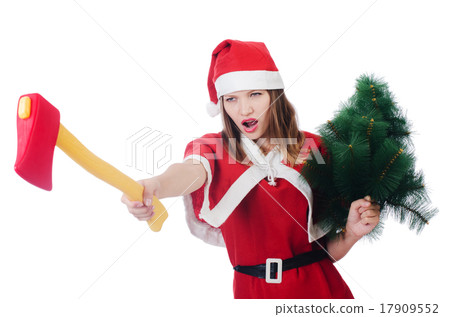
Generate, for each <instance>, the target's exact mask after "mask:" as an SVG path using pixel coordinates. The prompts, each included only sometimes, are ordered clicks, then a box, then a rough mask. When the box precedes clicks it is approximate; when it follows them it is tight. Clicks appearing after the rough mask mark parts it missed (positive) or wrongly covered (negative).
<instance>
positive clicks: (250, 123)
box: [241, 118, 258, 132]
mask: <svg viewBox="0 0 450 317" xmlns="http://www.w3.org/2000/svg"><path fill="white" fill-rule="evenodd" d="M241 123H242V125H243V126H244V130H245V132H253V131H255V130H256V128H257V127H258V120H256V119H254V118H250V119H247V120H243V121H242V122H241Z"/></svg>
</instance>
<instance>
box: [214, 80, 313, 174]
mask: <svg viewBox="0 0 450 317" xmlns="http://www.w3.org/2000/svg"><path fill="white" fill-rule="evenodd" d="M267 92H268V93H269V96H270V107H269V110H268V115H269V125H268V127H267V133H266V134H267V135H268V137H269V138H270V139H277V144H279V149H280V151H281V153H282V154H283V157H284V159H285V161H286V162H287V163H288V165H292V166H293V165H295V164H296V163H298V161H297V158H298V155H299V152H300V149H301V147H302V145H303V142H304V140H305V136H304V134H303V133H302V132H301V131H299V129H298V125H297V115H296V112H295V109H294V106H292V104H291V103H290V102H289V100H288V99H287V98H286V95H285V94H284V90H283V89H274V90H267ZM220 108H221V113H222V122H223V131H222V138H223V139H224V143H225V144H226V145H228V147H225V148H228V150H229V154H230V155H232V156H233V157H234V158H235V159H236V161H238V162H240V163H243V162H244V161H245V159H246V154H245V151H244V149H243V147H242V145H241V131H240V130H239V128H238V127H237V126H236V124H235V123H234V121H233V120H232V119H231V118H230V116H229V115H228V114H227V113H226V111H225V109H224V107H223V96H222V97H220ZM288 138H289V139H296V140H297V142H296V143H294V144H290V143H291V142H287V140H286V139H288ZM231 140H233V141H231ZM234 140H235V141H234ZM230 143H233V144H230ZM234 143H235V144H234Z"/></svg>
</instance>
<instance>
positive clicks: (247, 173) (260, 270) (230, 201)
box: [122, 40, 380, 298]
mask: <svg viewBox="0 0 450 317" xmlns="http://www.w3.org/2000/svg"><path fill="white" fill-rule="evenodd" d="M208 89H209V93H210V98H211V103H210V105H209V109H208V110H209V113H210V114H211V115H215V114H219V113H220V114H221V115H222V120H223V130H222V131H221V132H219V133H211V134H206V135H204V136H203V137H201V138H199V139H196V140H194V141H192V142H190V143H189V144H188V145H187V147H186V151H185V158H184V161H183V162H182V163H177V164H173V165H171V166H170V167H169V168H168V169H167V170H166V172H164V173H163V174H161V175H159V176H156V177H153V178H150V179H146V180H142V181H141V183H142V184H143V185H144V187H145V191H144V204H142V203H140V202H131V201H129V200H127V199H126V197H122V202H123V203H125V204H126V205H127V207H128V209H129V211H130V212H131V213H132V214H133V215H134V216H135V217H137V218H138V219H139V220H149V219H151V217H152V216H153V206H152V205H151V198H152V197H153V195H155V196H156V197H158V198H165V197H174V196H184V203H185V206H186V219H187V222H188V225H189V228H190V230H191V232H192V233H193V234H194V235H195V236H197V237H199V238H201V239H203V240H204V241H205V242H207V243H210V244H213V245H217V246H224V247H226V248H227V251H228V255H229V258H230V262H231V264H232V266H233V268H234V270H235V273H234V296H235V298H353V295H352V293H351V291H350V289H349V288H348V286H347V284H346V283H345V282H344V280H343V279H342V277H341V276H340V274H339V273H338V271H337V270H336V268H335V267H334V265H333V262H335V261H338V260H339V259H341V258H342V257H343V256H345V254H346V253H347V252H348V251H349V250H350V249H351V247H352V246H353V245H354V244H355V243H356V242H357V241H358V240H359V239H360V238H361V237H362V236H364V235H365V234H367V233H369V232H370V231H372V229H373V228H374V227H375V226H376V225H377V224H378V222H379V215H380V212H379V206H377V205H374V204H372V203H371V202H370V197H368V196H367V197H364V198H361V199H359V200H356V201H354V202H353V203H352V204H351V207H350V209H349V215H348V221H347V225H346V228H345V231H344V232H345V233H344V234H342V235H340V236H339V237H338V238H336V239H334V240H328V239H327V238H326V237H325V234H326V232H324V231H323V230H321V229H320V228H319V227H318V226H317V225H316V224H315V223H314V217H313V214H314V213H316V212H318V211H317V210H314V207H313V193H312V190H311V188H310V187H309V185H308V184H307V182H306V181H305V180H304V178H303V177H302V176H301V173H300V172H301V168H302V166H303V163H304V161H305V160H306V159H307V158H308V155H316V158H318V159H320V157H318V156H321V155H322V154H324V153H325V149H323V148H322V147H321V144H320V138H319V137H318V136H317V135H314V134H311V133H308V132H306V131H301V130H299V129H298V126H297V120H296V113H295V109H294V107H293V106H292V105H291V103H290V102H289V101H288V100H287V98H286V96H285V94H284V91H283V89H284V85H283V81H282V79H281V77H280V74H279V72H278V69H277V67H276V66H275V63H274V62H273V60H272V58H271V56H270V53H269V51H268V50H267V48H266V46H265V45H264V43H260V42H242V41H236V40H225V41H223V42H221V43H220V44H219V45H218V46H217V47H216V48H215V50H214V51H213V53H212V60H211V67H210V71H209V76H208Z"/></svg>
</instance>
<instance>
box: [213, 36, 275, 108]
mask: <svg viewBox="0 0 450 317" xmlns="http://www.w3.org/2000/svg"><path fill="white" fill-rule="evenodd" d="M251 89H284V85H283V81H282V79H281V76H280V73H279V72H278V68H277V67H276V66H275V63H274V61H273V59H272V57H271V56H270V53H269V51H268V50H267V47H266V45H265V44H264V43H262V42H242V41H237V40H225V41H223V42H221V43H220V44H219V45H218V46H217V47H216V48H215V49H214V51H213V52H212V57H211V66H210V68H209V74H208V90H209V96H210V99H211V102H210V103H209V104H208V105H207V110H208V114H209V115H210V116H211V117H214V116H216V115H218V114H219V113H220V106H219V104H218V101H219V99H220V97H221V96H223V95H226V94H229V93H232V92H234V91H240V90H251Z"/></svg>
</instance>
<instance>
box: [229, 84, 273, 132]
mask: <svg viewBox="0 0 450 317" xmlns="http://www.w3.org/2000/svg"><path fill="white" fill-rule="evenodd" d="M223 106H224V109H225V111H226V113H227V114H228V115H229V116H230V118H231V119H232V120H233V121H234V123H235V124H236V126H237V127H239V130H240V131H241V132H242V133H243V134H244V135H245V136H246V137H248V138H249V139H251V140H256V139H259V138H260V137H262V136H264V134H265V132H266V130H267V127H268V125H269V112H268V109H269V107H270V96H269V93H268V91H267V90H241V91H235V92H232V93H229V94H226V95H224V96H223Z"/></svg>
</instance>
